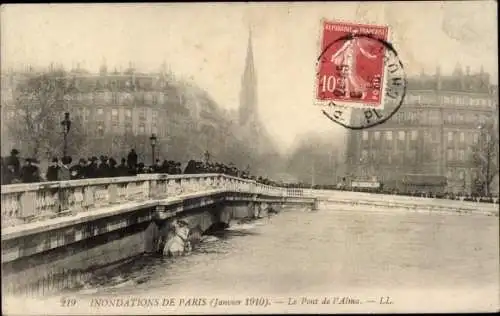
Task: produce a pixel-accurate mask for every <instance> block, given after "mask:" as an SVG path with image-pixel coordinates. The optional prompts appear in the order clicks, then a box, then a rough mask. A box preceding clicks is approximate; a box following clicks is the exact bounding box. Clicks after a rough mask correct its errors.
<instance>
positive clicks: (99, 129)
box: [97, 125, 104, 137]
mask: <svg viewBox="0 0 500 316" xmlns="http://www.w3.org/2000/svg"><path fill="white" fill-rule="evenodd" d="M97 135H98V136H99V137H103V136H104V127H103V126H102V125H99V126H97Z"/></svg>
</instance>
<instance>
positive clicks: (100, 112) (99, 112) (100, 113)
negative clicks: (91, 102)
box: [97, 108, 104, 116]
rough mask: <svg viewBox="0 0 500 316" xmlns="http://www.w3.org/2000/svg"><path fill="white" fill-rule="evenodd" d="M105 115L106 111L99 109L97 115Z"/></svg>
mask: <svg viewBox="0 0 500 316" xmlns="http://www.w3.org/2000/svg"><path fill="white" fill-rule="evenodd" d="M103 114H104V110H103V109H101V108H99V109H97V115H99V116H100V115H103Z"/></svg>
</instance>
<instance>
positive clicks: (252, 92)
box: [239, 27, 257, 124]
mask: <svg viewBox="0 0 500 316" xmlns="http://www.w3.org/2000/svg"><path fill="white" fill-rule="evenodd" d="M247 45H248V46H247V55H246V59H245V69H244V71H243V77H242V79H241V93H240V110H239V112H240V124H245V123H247V122H248V121H251V120H253V121H256V120H257V78H256V74H255V65H254V59H253V47H252V46H253V45H252V29H251V28H250V27H249V30H248V44H247Z"/></svg>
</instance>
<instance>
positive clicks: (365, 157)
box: [361, 149, 368, 162]
mask: <svg viewBox="0 0 500 316" xmlns="http://www.w3.org/2000/svg"><path fill="white" fill-rule="evenodd" d="M367 160H368V150H366V149H363V151H361V162H366V161H367Z"/></svg>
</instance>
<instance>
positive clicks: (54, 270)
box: [1, 174, 317, 295]
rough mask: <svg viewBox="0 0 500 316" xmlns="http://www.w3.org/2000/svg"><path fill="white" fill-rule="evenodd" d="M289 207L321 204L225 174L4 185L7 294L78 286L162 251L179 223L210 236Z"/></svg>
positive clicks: (296, 192) (295, 191) (297, 191)
mask: <svg viewBox="0 0 500 316" xmlns="http://www.w3.org/2000/svg"><path fill="white" fill-rule="evenodd" d="M288 205H302V206H308V207H311V208H316V207H317V201H316V199H314V198H312V197H309V196H305V195H304V194H303V190H301V189H291V188H281V187H272V186H268V185H264V184H260V183H257V182H255V181H251V180H246V179H241V178H236V177H231V176H227V175H221V174H197V175H165V174H146V175H138V176H135V177H120V178H101V179H85V180H72V181H61V182H45V183H32V184H15V185H6V186H2V210H1V212H2V217H1V223H2V270H3V282H2V284H3V285H2V286H3V290H4V291H5V292H4V293H11V294H20V293H24V294H28V295H43V294H47V293H51V292H55V291H57V290H60V289H62V288H69V287H72V286H74V285H77V284H79V283H81V282H82V281H84V280H85V279H86V278H88V277H89V276H90V274H91V273H92V271H95V270H96V269H99V268H105V267H109V266H110V265H114V264H117V263H119V262H121V261H123V260H127V259H129V258H132V257H134V256H137V255H140V254H143V253H147V252H156V251H158V241H159V239H160V238H161V236H162V235H164V234H166V230H168V229H169V228H168V227H169V225H168V224H169V223H170V222H171V221H173V219H180V218H182V219H184V221H185V222H187V223H188V224H189V226H190V227H192V228H193V227H197V228H199V229H201V231H206V230H207V229H210V227H213V225H217V224H221V223H226V224H229V222H230V221H231V219H238V218H255V217H263V216H266V215H267V211H268V210H273V211H279V210H281V209H282V208H283V207H286V206H288Z"/></svg>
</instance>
